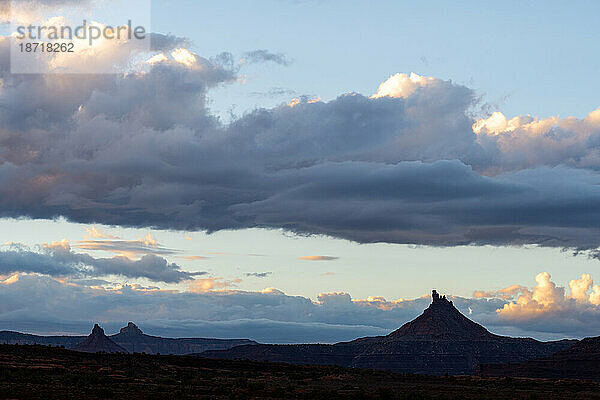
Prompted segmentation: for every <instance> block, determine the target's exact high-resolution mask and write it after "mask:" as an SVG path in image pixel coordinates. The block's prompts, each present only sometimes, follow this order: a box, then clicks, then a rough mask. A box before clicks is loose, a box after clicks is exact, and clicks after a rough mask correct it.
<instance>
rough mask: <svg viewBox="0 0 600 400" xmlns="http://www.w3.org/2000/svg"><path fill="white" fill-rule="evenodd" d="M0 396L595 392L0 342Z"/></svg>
mask: <svg viewBox="0 0 600 400" xmlns="http://www.w3.org/2000/svg"><path fill="white" fill-rule="evenodd" d="M0 398H2V399H6V398H9V399H25V398H26V399H42V398H43V399H90V398H91V399H105V398H119V399H121V398H126V399H128V400H131V399H146V398H153V399H156V398H159V399H160V398H170V399H192V398H193V399H201V398H217V399H218V398H223V399H244V398H262V399H269V398H302V399H320V398H321V399H334V398H344V399H353V398H354V399H362V398H366V399H430V398H433V399H481V398H488V399H545V400H546V399H565V398H568V399H570V400H573V399H595V398H597V399H600V385H599V384H598V383H595V382H591V381H577V380H564V379H562V380H551V379H522V378H494V377H489V378H481V377H469V376H463V377H444V376H441V377H434V376H421V375H408V374H397V373H392V372H384V371H372V370H359V369H348V368H342V367H328V366H298V365H288V364H278V363H266V362H252V361H230V360H211V359H203V358H197V357H192V356H159V355H146V354H101V353H98V354H90V353H79V352H74V351H70V350H66V349H62V348H55V347H54V348H52V347H44V346H39V345H36V346H24V345H0Z"/></svg>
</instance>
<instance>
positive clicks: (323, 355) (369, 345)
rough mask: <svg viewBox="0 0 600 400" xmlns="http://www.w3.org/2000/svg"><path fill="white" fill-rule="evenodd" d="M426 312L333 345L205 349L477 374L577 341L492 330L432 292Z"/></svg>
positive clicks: (232, 355) (225, 354)
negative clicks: (388, 329)
mask: <svg viewBox="0 0 600 400" xmlns="http://www.w3.org/2000/svg"><path fill="white" fill-rule="evenodd" d="M432 296H433V302H432V303H431V305H430V306H429V307H428V308H427V309H426V310H425V311H424V312H423V314H422V315H420V316H419V317H417V318H416V319H414V320H413V321H410V322H408V323H406V324H404V325H403V326H402V327H400V328H399V329H398V330H396V331H394V332H392V333H390V334H389V335H387V336H379V337H368V338H361V339H357V340H354V341H351V342H344V343H337V344H333V345H262V344H261V345H254V346H237V347H234V348H232V349H229V350H221V351H206V352H204V353H201V354H200V356H203V357H210V358H225V359H249V360H259V361H280V362H288V363H294V364H331V365H341V366H347V367H357V368H373V369H382V370H390V371H395V372H413V373H425V374H437V375H440V374H445V373H448V374H472V373H474V372H475V369H476V367H477V365H478V364H481V363H505V362H520V361H525V360H531V359H535V358H541V357H547V356H549V355H551V354H552V353H554V352H556V351H559V350H563V349H565V348H567V347H569V346H571V345H572V344H573V343H574V342H573V341H557V342H540V341H537V340H534V339H530V338H511V337H505V336H498V335H494V334H492V333H490V332H489V331H488V330H487V329H485V328H484V327H483V326H481V325H479V324H477V323H475V322H473V321H471V320H470V319H468V318H467V317H465V316H464V315H462V314H461V313H460V311H458V310H457V309H456V308H455V307H454V305H453V304H452V302H451V301H449V300H448V299H446V297H445V296H442V297H440V296H439V295H438V294H437V292H436V291H435V290H434V291H433V294H432Z"/></svg>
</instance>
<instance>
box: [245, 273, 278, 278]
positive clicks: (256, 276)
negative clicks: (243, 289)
mask: <svg viewBox="0 0 600 400" xmlns="http://www.w3.org/2000/svg"><path fill="white" fill-rule="evenodd" d="M269 275H273V273H272V272H247V273H246V276H250V277H254V278H266V277H268V276H269Z"/></svg>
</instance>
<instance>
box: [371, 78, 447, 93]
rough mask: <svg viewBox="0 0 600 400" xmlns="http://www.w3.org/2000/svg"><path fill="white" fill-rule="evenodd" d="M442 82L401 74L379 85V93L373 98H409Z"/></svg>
mask: <svg viewBox="0 0 600 400" xmlns="http://www.w3.org/2000/svg"><path fill="white" fill-rule="evenodd" d="M440 82H442V81H441V80H439V79H435V78H431V77H425V76H421V75H418V74H415V73H414V72H411V73H410V75H408V74H402V73H399V74H395V75H392V76H390V77H389V78H388V79H387V80H386V81H385V82H383V83H382V84H381V85H379V88H378V89H377V93H375V94H373V95H372V96H371V98H372V99H378V98H381V97H393V98H407V97H409V96H410V95H412V94H413V93H414V92H415V91H416V90H418V89H419V88H421V87H424V86H427V85H434V84H436V83H440Z"/></svg>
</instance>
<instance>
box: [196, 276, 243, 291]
mask: <svg viewBox="0 0 600 400" xmlns="http://www.w3.org/2000/svg"><path fill="white" fill-rule="evenodd" d="M222 279H223V278H202V279H194V280H192V281H191V282H190V283H189V285H188V290H189V291H190V292H191V293H206V292H211V291H219V290H223V289H227V288H229V287H232V286H235V284H236V283H240V282H241V281H242V280H241V279H235V280H233V281H223V280H222Z"/></svg>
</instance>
